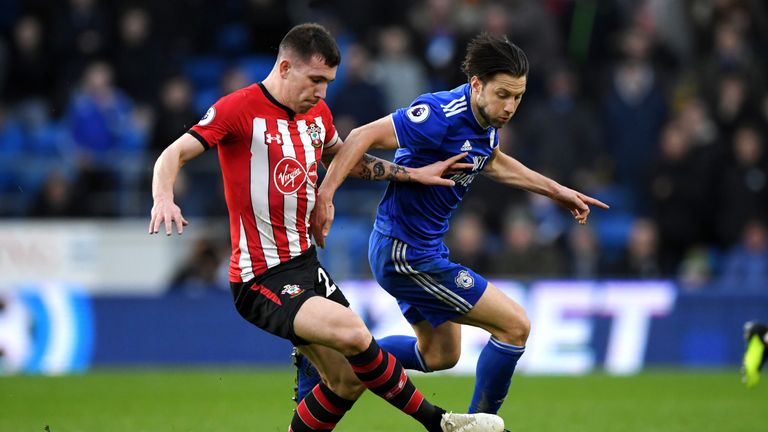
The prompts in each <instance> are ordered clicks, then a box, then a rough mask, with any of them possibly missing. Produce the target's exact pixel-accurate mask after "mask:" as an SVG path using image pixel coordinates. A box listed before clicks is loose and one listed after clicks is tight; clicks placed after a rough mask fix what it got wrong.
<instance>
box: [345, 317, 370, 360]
mask: <svg viewBox="0 0 768 432" xmlns="http://www.w3.org/2000/svg"><path fill="white" fill-rule="evenodd" d="M371 339H373V336H371V332H369V331H368V328H366V327H365V325H364V324H363V323H362V321H361V322H360V323H359V325H353V326H350V327H348V328H346V329H344V330H341V331H340V332H339V337H338V341H337V342H338V346H337V347H336V349H337V350H338V351H340V352H341V353H342V354H344V356H346V357H349V356H352V355H355V354H359V353H361V352H363V351H365V350H366V349H368V346H370V344H371Z"/></svg>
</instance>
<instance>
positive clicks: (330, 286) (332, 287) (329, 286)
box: [317, 267, 336, 297]
mask: <svg viewBox="0 0 768 432" xmlns="http://www.w3.org/2000/svg"><path fill="white" fill-rule="evenodd" d="M317 280H319V281H320V282H322V283H323V284H325V296H326V297H330V296H331V294H333V292H334V291H336V284H335V283H331V278H329V277H328V274H327V273H326V272H325V270H323V268H322V267H318V268H317Z"/></svg>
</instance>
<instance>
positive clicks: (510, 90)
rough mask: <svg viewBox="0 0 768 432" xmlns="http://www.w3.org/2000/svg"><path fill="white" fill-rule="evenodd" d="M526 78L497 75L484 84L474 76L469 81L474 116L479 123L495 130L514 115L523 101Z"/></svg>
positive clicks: (503, 74)
mask: <svg viewBox="0 0 768 432" xmlns="http://www.w3.org/2000/svg"><path fill="white" fill-rule="evenodd" d="M525 84H526V77H525V76H522V77H513V76H512V75H509V74H505V73H499V74H496V75H494V77H493V78H492V79H490V80H488V81H486V82H485V83H483V82H482V81H480V79H479V78H478V77H476V76H473V77H472V79H471V80H470V85H471V86H472V93H473V95H476V96H475V97H474V98H473V102H475V108H476V114H479V115H480V117H481V118H482V119H481V121H482V122H484V123H486V124H487V125H491V126H493V127H495V128H501V127H503V126H504V125H505V124H507V122H508V121H509V119H511V118H512V116H513V115H515V111H517V107H518V106H519V105H520V102H521V101H522V100H523V93H525Z"/></svg>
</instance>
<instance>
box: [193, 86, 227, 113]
mask: <svg viewBox="0 0 768 432" xmlns="http://www.w3.org/2000/svg"><path fill="white" fill-rule="evenodd" d="M221 96H223V95H222V94H221V90H219V87H218V86H212V87H206V88H202V89H200V90H198V91H197V92H196V93H195V99H194V102H193V104H194V106H195V111H197V112H198V113H199V114H200V115H203V113H205V112H206V111H208V108H209V107H210V106H211V105H213V104H214V103H215V102H216V101H217V100H219V98H220V97H221Z"/></svg>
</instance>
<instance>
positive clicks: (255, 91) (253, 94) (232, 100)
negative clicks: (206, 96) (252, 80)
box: [217, 84, 264, 105]
mask: <svg viewBox="0 0 768 432" xmlns="http://www.w3.org/2000/svg"><path fill="white" fill-rule="evenodd" d="M263 99H264V94H263V93H262V92H261V89H260V88H259V85H258V84H252V85H249V86H247V87H243V88H241V89H237V90H235V91H233V92H232V93H229V94H226V95H224V96H222V97H221V98H220V99H219V101H218V102H217V104H227V105H230V104H242V103H254V102H261V101H262V100H263Z"/></svg>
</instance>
